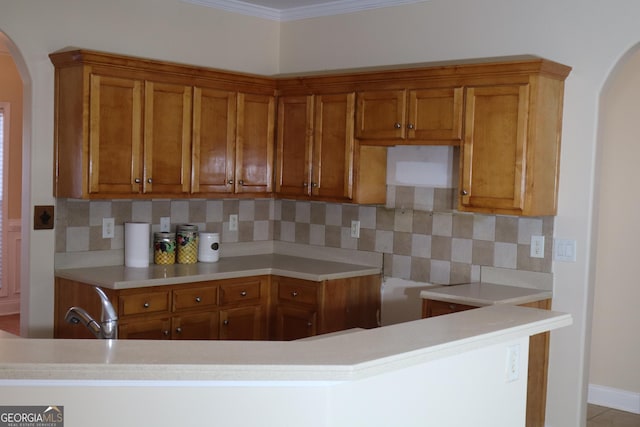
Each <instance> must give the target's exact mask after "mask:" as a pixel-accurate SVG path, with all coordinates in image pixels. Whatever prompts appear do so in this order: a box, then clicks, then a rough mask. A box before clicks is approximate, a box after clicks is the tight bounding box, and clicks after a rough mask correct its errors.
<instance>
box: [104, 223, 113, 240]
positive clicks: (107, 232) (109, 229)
mask: <svg viewBox="0 0 640 427" xmlns="http://www.w3.org/2000/svg"><path fill="white" fill-rule="evenodd" d="M114 228H115V224H114V220H113V218H102V238H103V239H113V233H114Z"/></svg>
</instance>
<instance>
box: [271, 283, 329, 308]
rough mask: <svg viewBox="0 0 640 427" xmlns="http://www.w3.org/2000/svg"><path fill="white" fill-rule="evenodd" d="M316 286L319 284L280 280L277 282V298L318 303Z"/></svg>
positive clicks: (312, 303) (301, 302)
mask: <svg viewBox="0 0 640 427" xmlns="http://www.w3.org/2000/svg"><path fill="white" fill-rule="evenodd" d="M318 286H320V284H318V285H315V284H311V283H309V284H306V283H296V282H284V281H282V282H280V283H279V284H278V300H279V301H288V302H295V303H300V304H311V305H315V304H317V303H318Z"/></svg>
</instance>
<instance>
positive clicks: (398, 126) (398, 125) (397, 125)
mask: <svg viewBox="0 0 640 427" xmlns="http://www.w3.org/2000/svg"><path fill="white" fill-rule="evenodd" d="M393 127H394V128H396V129H400V128H401V127H402V125H401V124H400V123H395V124H394V125H393Z"/></svg>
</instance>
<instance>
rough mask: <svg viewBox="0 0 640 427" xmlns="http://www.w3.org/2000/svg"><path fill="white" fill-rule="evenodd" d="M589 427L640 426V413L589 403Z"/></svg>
mask: <svg viewBox="0 0 640 427" xmlns="http://www.w3.org/2000/svg"><path fill="white" fill-rule="evenodd" d="M587 427H640V415H638V414H632V413H630V412H624V411H619V410H617V409H610V408H605V407H604V406H598V405H588V406H587Z"/></svg>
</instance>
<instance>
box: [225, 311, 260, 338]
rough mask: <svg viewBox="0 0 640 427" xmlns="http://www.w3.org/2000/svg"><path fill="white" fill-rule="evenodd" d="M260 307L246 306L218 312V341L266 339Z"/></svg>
mask: <svg viewBox="0 0 640 427" xmlns="http://www.w3.org/2000/svg"><path fill="white" fill-rule="evenodd" d="M263 317H264V316H263V309H262V307H261V306H251V305H250V306H246V307H236V308H229V309H226V310H220V339H222V340H260V339H266V338H267V337H266V334H265V330H266V327H265V326H266V325H265V324H264V321H263Z"/></svg>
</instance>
